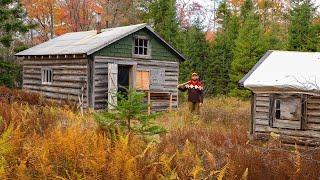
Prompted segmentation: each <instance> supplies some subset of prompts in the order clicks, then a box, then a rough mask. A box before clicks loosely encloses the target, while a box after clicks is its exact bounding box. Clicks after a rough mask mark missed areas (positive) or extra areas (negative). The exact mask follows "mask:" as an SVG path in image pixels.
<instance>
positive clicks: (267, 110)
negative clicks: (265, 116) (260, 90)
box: [256, 106, 269, 113]
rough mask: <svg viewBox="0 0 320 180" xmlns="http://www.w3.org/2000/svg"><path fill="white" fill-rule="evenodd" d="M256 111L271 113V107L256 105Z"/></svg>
mask: <svg viewBox="0 0 320 180" xmlns="http://www.w3.org/2000/svg"><path fill="white" fill-rule="evenodd" d="M256 112H266V113H269V107H260V106H257V107H256Z"/></svg>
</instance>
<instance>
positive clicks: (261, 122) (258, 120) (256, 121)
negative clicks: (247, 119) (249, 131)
mask: <svg viewBox="0 0 320 180" xmlns="http://www.w3.org/2000/svg"><path fill="white" fill-rule="evenodd" d="M255 124H259V125H265V126H268V125H269V120H268V119H255Z"/></svg>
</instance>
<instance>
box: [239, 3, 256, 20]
mask: <svg viewBox="0 0 320 180" xmlns="http://www.w3.org/2000/svg"><path fill="white" fill-rule="evenodd" d="M253 9H254V5H253V1H252V0H245V1H244V4H243V5H242V6H241V10H240V18H241V20H242V22H244V21H245V20H246V19H247V16H248V14H251V13H252V11H253Z"/></svg>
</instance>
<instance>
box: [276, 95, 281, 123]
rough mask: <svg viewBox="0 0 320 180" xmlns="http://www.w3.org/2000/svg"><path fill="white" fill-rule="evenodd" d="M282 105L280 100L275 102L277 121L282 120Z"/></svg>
mask: <svg viewBox="0 0 320 180" xmlns="http://www.w3.org/2000/svg"><path fill="white" fill-rule="evenodd" d="M280 104H281V102H280V99H276V100H275V105H276V109H275V110H276V119H280V117H281V108H280Z"/></svg>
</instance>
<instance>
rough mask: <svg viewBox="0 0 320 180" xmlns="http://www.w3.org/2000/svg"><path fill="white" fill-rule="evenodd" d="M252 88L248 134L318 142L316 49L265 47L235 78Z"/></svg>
mask: <svg viewBox="0 0 320 180" xmlns="http://www.w3.org/2000/svg"><path fill="white" fill-rule="evenodd" d="M239 85H240V86H242V87H245V88H247V89H249V90H251V91H252V120H251V134H252V135H253V136H254V137H255V138H258V139H263V138H268V137H269V135H270V133H271V132H274V133H277V134H279V135H280V139H282V140H283V141H284V142H286V143H297V144H307V145H320V53H319V52H293V51H268V52H267V53H266V54H265V55H264V56H263V57H262V58H261V59H260V61H259V62H258V63H257V64H256V65H255V66H254V67H253V68H252V69H251V70H250V72H249V73H248V74H246V75H245V76H244V77H243V79H241V80H240V81H239Z"/></svg>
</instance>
